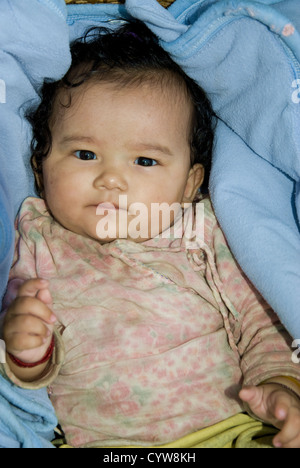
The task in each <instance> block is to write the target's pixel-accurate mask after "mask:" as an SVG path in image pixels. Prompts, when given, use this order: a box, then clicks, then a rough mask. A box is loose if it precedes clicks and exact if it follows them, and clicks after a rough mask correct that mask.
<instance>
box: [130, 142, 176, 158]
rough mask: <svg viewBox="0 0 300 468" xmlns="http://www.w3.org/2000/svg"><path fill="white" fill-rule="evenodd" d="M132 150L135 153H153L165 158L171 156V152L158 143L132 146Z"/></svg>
mask: <svg viewBox="0 0 300 468" xmlns="http://www.w3.org/2000/svg"><path fill="white" fill-rule="evenodd" d="M132 149H134V150H135V151H137V152H140V151H141V152H143V151H153V152H155V153H162V154H164V155H167V156H173V152H172V151H171V149H170V148H168V146H164V145H161V144H159V143H139V144H137V145H133V146H132Z"/></svg>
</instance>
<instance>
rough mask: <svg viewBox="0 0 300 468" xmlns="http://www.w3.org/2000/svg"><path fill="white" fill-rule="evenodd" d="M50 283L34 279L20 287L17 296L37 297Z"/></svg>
mask: <svg viewBox="0 0 300 468" xmlns="http://www.w3.org/2000/svg"><path fill="white" fill-rule="evenodd" d="M48 286H49V282H48V281H47V280H44V279H41V278H33V279H30V280H27V281H24V283H23V284H22V285H21V286H20V287H19V289H18V293H17V296H18V297H21V296H31V297H35V296H36V295H37V293H38V292H39V291H40V290H42V289H45V288H48Z"/></svg>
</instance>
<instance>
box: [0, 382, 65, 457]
mask: <svg viewBox="0 0 300 468" xmlns="http://www.w3.org/2000/svg"><path fill="white" fill-rule="evenodd" d="M56 426H57V419H56V416H55V412H54V409H53V407H52V405H51V402H50V400H49V398H48V395H47V391H46V389H41V390H24V389H21V388H19V387H16V386H15V385H13V384H12V383H11V382H9V381H8V380H6V379H4V378H3V377H2V376H1V375H0V448H53V445H52V444H51V440H52V439H53V438H54V432H53V429H54V428H55V427H56Z"/></svg>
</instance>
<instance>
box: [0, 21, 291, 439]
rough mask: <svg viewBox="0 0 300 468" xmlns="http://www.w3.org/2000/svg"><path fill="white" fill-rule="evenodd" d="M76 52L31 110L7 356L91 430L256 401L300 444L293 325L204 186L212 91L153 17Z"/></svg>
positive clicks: (86, 434) (84, 432)
mask: <svg viewBox="0 0 300 468" xmlns="http://www.w3.org/2000/svg"><path fill="white" fill-rule="evenodd" d="M72 56H73V63H72V66H71V69H70V70H69V72H68V74H67V75H66V77H65V78H64V79H63V80H61V81H60V82H57V83H47V84H45V86H44V88H43V94H42V102H41V105H40V107H39V108H38V110H37V111H36V112H35V113H34V114H33V115H32V116H31V122H32V125H33V131H34V141H33V158H32V164H33V167H34V171H35V175H36V182H37V187H38V190H39V193H40V195H41V198H29V199H27V200H25V202H24V203H23V206H22V208H21V210H20V214H19V217H18V220H17V238H16V253H15V259H14V264H13V267H12V270H11V274H10V282H9V285H8V290H7V294H6V298H5V304H6V308H7V310H6V315H5V320H4V326H3V337H4V339H5V342H6V348H7V363H6V364H4V365H3V367H2V372H3V373H4V372H5V375H6V376H7V377H8V378H10V379H11V380H12V381H13V382H14V383H16V384H17V385H20V386H23V387H25V388H40V387H42V386H46V385H47V386H48V388H49V393H50V395H51V400H52V403H53V405H54V407H55V410H56V413H57V416H58V420H59V422H60V424H61V426H62V428H63V430H64V433H65V436H66V440H67V442H68V443H69V444H70V445H73V446H76V447H91V446H98V447H100V446H109V445H110V446H112V445H119V446H120V445H134V444H137V445H148V444H153V445H159V444H165V443H168V442H170V441H176V440H177V439H179V438H181V437H183V436H186V435H188V434H192V433H193V432H195V431H197V430H199V429H201V428H204V427H207V426H210V425H213V424H215V423H217V422H219V421H222V420H224V419H226V418H228V417H230V416H233V415H235V414H238V413H240V412H243V411H245V409H247V410H248V411H249V412H250V413H251V414H252V415H255V417H257V418H259V419H261V420H263V421H265V422H267V423H270V424H272V425H274V426H276V427H277V428H279V429H280V431H279V433H278V434H277V435H276V436H275V438H274V441H273V443H274V445H275V446H277V447H300V386H299V385H300V369H299V366H298V365H297V364H295V363H293V362H292V360H291V355H292V351H291V348H290V346H289V345H290V344H291V342H292V340H291V339H290V337H289V336H288V335H287V333H286V332H285V330H284V329H283V327H282V326H281V324H280V322H279V320H278V318H277V316H276V315H275V314H274V313H273V312H272V311H271V310H270V308H269V307H268V305H267V304H266V303H265V302H264V301H263V299H262V298H261V297H259V295H258V294H257V292H256V291H255V290H254V288H253V287H252V285H251V284H250V283H249V281H248V280H247V279H246V278H245V276H244V275H243V273H242V272H241V270H240V269H239V267H238V265H237V264H236V262H235V260H234V258H233V257H232V255H231V253H230V251H229V249H228V246H227V244H226V241H225V239H224V237H223V234H222V232H221V230H220V228H219V226H218V223H217V221H216V219H215V216H214V214H213V210H212V207H211V204H210V201H209V198H208V197H207V196H206V197H205V196H204V197H203V198H202V200H201V201H199V187H200V186H202V193H204V192H205V187H206V186H207V180H208V176H209V165H210V158H211V153H212V146H213V118H214V117H213V112H212V110H211V107H210V104H209V101H208V100H207V98H206V96H205V94H204V92H203V91H202V90H201V89H200V88H199V87H198V86H197V85H196V84H195V83H194V82H193V81H192V80H191V79H189V78H188V77H187V76H186V75H185V74H184V73H183V72H182V70H181V69H180V68H179V67H178V66H177V65H176V64H175V63H174V62H173V61H172V60H171V59H170V57H169V56H168V54H167V53H166V52H165V51H164V50H162V49H161V47H160V46H159V44H158V43H157V41H156V39H155V37H154V36H153V35H152V34H151V33H150V31H149V30H148V29H147V28H146V27H145V26H144V25H142V24H140V23H128V24H125V25H124V26H123V27H122V28H121V29H119V30H117V31H115V32H110V31H103V30H101V31H99V30H97V29H93V30H91V31H89V32H88V34H87V36H86V38H85V39H83V40H81V41H78V42H76V43H75V44H74V45H73V47H72ZM201 215H203V216H201ZM182 220H184V222H182ZM190 228H192V229H190ZM191 232H192V234H191Z"/></svg>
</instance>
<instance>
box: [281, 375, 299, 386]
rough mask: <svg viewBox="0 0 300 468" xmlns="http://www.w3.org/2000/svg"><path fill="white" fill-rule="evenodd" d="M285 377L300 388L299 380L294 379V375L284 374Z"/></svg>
mask: <svg viewBox="0 0 300 468" xmlns="http://www.w3.org/2000/svg"><path fill="white" fill-rule="evenodd" d="M285 378H286V379H288V380H290V381H291V382H294V384H296V385H297V386H298V387H299V388H300V382H299V380H297V379H294V377H288V376H285Z"/></svg>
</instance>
